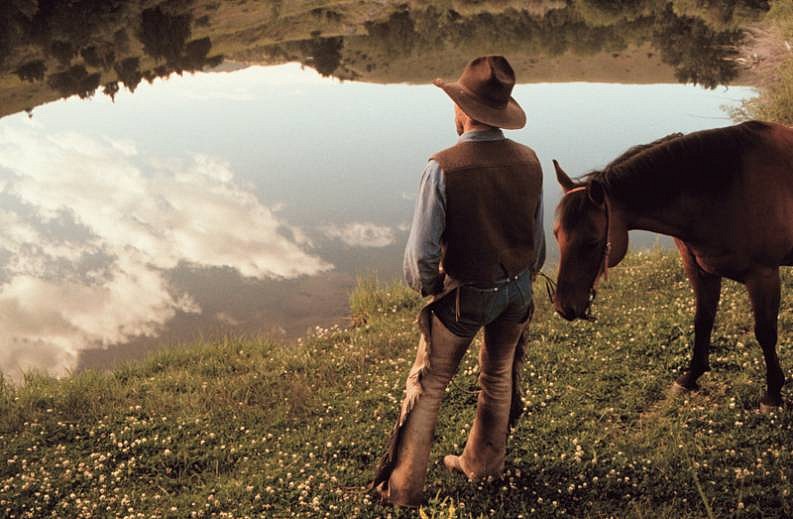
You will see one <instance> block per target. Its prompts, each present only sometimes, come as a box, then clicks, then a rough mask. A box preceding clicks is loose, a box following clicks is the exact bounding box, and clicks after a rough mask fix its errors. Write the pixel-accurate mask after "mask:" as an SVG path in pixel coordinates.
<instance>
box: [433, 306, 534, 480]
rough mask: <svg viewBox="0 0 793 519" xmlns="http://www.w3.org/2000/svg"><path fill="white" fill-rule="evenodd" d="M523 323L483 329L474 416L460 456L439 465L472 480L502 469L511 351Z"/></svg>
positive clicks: (512, 355) (447, 457)
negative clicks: (483, 335) (477, 394)
mask: <svg viewBox="0 0 793 519" xmlns="http://www.w3.org/2000/svg"><path fill="white" fill-rule="evenodd" d="M524 328H525V324H523V323H515V322H503V323H499V322H498V321H496V322H495V323H493V324H491V325H488V326H487V327H486V328H485V343H484V345H483V346H482V348H481V349H480V350H479V370H480V373H479V385H480V387H481V389H480V391H479V399H478V403H477V407H476V417H475V418H474V424H473V427H472V428H471V432H470V433H469V435H468V441H467V442H466V444H465V449H464V450H463V454H462V455H461V456H454V455H448V456H446V457H445V458H444V460H443V463H444V465H446V467H447V468H448V469H449V470H452V471H454V470H456V471H459V472H462V473H463V474H465V475H466V476H467V477H468V479H470V480H474V479H478V478H483V477H487V476H499V475H500V474H501V472H502V471H503V470H504V460H505V458H506V450H507V435H508V433H509V414H510V406H511V404H512V376H513V371H512V367H513V362H514V360H515V348H516V346H517V344H518V339H519V338H520V335H521V333H522V332H523V329H524Z"/></svg>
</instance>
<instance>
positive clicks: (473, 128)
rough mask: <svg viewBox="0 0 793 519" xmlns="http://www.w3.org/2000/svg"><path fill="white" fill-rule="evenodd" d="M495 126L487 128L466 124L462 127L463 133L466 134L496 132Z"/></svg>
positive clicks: (477, 124) (475, 124) (486, 126)
mask: <svg viewBox="0 0 793 519" xmlns="http://www.w3.org/2000/svg"><path fill="white" fill-rule="evenodd" d="M497 129H498V128H496V127H495V126H488V125H487V124H481V123H470V122H469V123H466V124H465V125H463V133H468V132H488V131H492V130H497Z"/></svg>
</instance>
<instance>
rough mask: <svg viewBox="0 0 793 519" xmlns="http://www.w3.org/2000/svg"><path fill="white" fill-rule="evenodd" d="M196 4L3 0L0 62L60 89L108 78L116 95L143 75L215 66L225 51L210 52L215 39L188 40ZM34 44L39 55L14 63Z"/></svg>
mask: <svg viewBox="0 0 793 519" xmlns="http://www.w3.org/2000/svg"><path fill="white" fill-rule="evenodd" d="M151 3H155V4H156V3H157V2H147V4H151ZM193 8H194V6H193V2H191V1H186V2H173V1H167V2H160V5H155V6H154V7H151V8H148V9H143V10H141V8H140V5H139V3H137V2H129V1H125V0H73V1H70V2H63V1H60V0H3V2H0V69H1V70H2V71H3V72H4V73H6V74H7V73H9V72H13V73H14V74H15V75H16V76H17V77H19V79H21V80H23V81H26V82H45V83H46V85H47V86H49V87H50V88H51V89H52V90H54V91H55V92H57V94H58V95H60V96H63V97H68V96H72V95H78V96H80V97H89V96H91V95H93V94H94V92H95V91H96V90H97V89H98V88H99V87H100V86H101V85H103V84H104V89H103V91H104V92H105V93H106V94H108V95H110V96H111V97H114V96H115V95H116V93H118V91H119V88H120V85H123V86H125V87H126V88H128V89H129V90H130V91H134V90H135V88H137V86H138V85H139V84H140V82H141V81H142V80H143V79H148V80H149V81H153V80H154V79H155V78H157V77H162V76H167V75H169V74H172V73H179V74H181V73H183V72H193V71H196V70H203V69H204V68H205V67H209V66H216V65H218V64H220V63H221V62H222V59H223V58H222V56H210V52H211V50H212V42H211V39H210V38H209V37H202V38H198V39H195V40H191V37H192V25H193ZM128 30H131V31H132V32H133V33H134V34H135V37H136V38H135V39H132V38H130V36H129V34H128V32H127V31H128ZM31 49H33V50H34V52H35V53H36V54H37V58H36V59H32V60H30V59H28V60H27V61H24V62H21V63H16V64H15V63H14V60H15V59H19V58H20V57H27V58H29V55H30V53H31V52H30V50H31ZM12 67H13V68H12ZM9 69H10V70H9ZM47 72H50V73H49V75H47Z"/></svg>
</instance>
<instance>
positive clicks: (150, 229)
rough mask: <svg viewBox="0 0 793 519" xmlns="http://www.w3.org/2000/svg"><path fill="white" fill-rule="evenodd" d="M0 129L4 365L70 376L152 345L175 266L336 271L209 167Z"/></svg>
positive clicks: (167, 310) (176, 308) (0, 354)
mask: <svg viewBox="0 0 793 519" xmlns="http://www.w3.org/2000/svg"><path fill="white" fill-rule="evenodd" d="M42 133H44V132H42V131H41V130H40V129H35V128H14V129H11V128H7V129H5V130H3V131H0V169H3V170H7V172H8V174H6V171H4V172H3V182H2V184H0V225H2V228H3V232H2V233H0V259H3V260H4V264H3V265H2V268H0V282H2V284H0V368H2V369H3V370H4V371H6V372H9V371H12V372H14V371H16V372H18V370H19V368H30V367H37V368H41V369H45V370H47V371H49V372H50V373H54V374H62V373H64V372H66V371H67V370H68V369H70V368H72V367H74V366H75V362H76V359H77V356H78V354H79V351H80V350H82V349H86V348H92V347H96V346H107V345H110V344H116V343H121V342H125V341H128V340H129V339H131V338H133V337H138V336H154V335H157V334H158V333H159V332H160V331H161V330H162V328H163V327H164V326H165V324H166V323H167V322H168V321H169V320H170V319H172V318H173V317H174V316H175V315H176V314H177V313H178V312H186V313H196V312H200V308H198V306H197V305H196V304H195V302H193V301H192V299H190V297H189V296H188V295H186V294H176V293H174V290H173V288H172V287H171V286H169V283H168V282H167V273H168V271H170V270H172V269H175V268H176V267H177V266H179V265H185V264H187V265H193V266H197V267H227V268H232V269H235V270H236V271H238V272H239V273H240V274H241V275H243V276H247V277H252V278H258V279H265V278H275V279H287V278H295V277H299V276H303V275H312V274H317V273H320V272H323V271H326V270H329V269H331V268H332V265H330V264H328V263H327V262H325V261H323V260H322V259H321V258H319V257H317V256H315V255H313V254H311V253H310V252H309V251H307V250H306V249H307V247H308V245H309V244H308V240H307V239H306V238H305V236H304V234H303V232H302V231H301V230H300V229H297V228H294V227H292V226H290V225H288V224H287V223H286V222H283V221H281V220H279V219H278V218H277V217H276V215H275V214H274V212H273V211H272V210H271V209H269V208H268V207H266V206H264V205H262V204H261V203H260V202H259V200H258V199H257V198H256V196H255V195H254V194H253V193H252V192H250V191H249V190H246V189H245V188H244V187H242V186H240V185H239V183H237V182H236V181H235V179H234V174H233V172H232V171H231V169H230V167H229V166H228V164H226V163H224V162H222V161H219V160H216V159H214V158H211V157H207V156H202V155H195V156H192V157H189V158H169V157H159V158H149V157H147V156H143V154H141V153H139V152H138V150H137V149H136V147H135V145H134V143H130V142H125V141H112V140H104V139H93V138H89V137H86V136H83V135H79V134H74V133H70V134H55V135H42Z"/></svg>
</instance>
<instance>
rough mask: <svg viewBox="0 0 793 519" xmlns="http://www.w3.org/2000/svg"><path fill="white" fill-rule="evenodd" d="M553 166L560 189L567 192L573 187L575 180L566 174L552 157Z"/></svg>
mask: <svg viewBox="0 0 793 519" xmlns="http://www.w3.org/2000/svg"><path fill="white" fill-rule="evenodd" d="M553 167H554V169H556V180H558V181H559V185H561V186H562V190H563V191H564V192H565V193H567V192H568V191H570V190H571V189H573V188H574V187H575V182H573V179H572V178H570V177H569V176H568V174H567V173H565V172H564V170H563V169H562V166H560V165H559V163H558V162H556V159H553Z"/></svg>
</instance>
